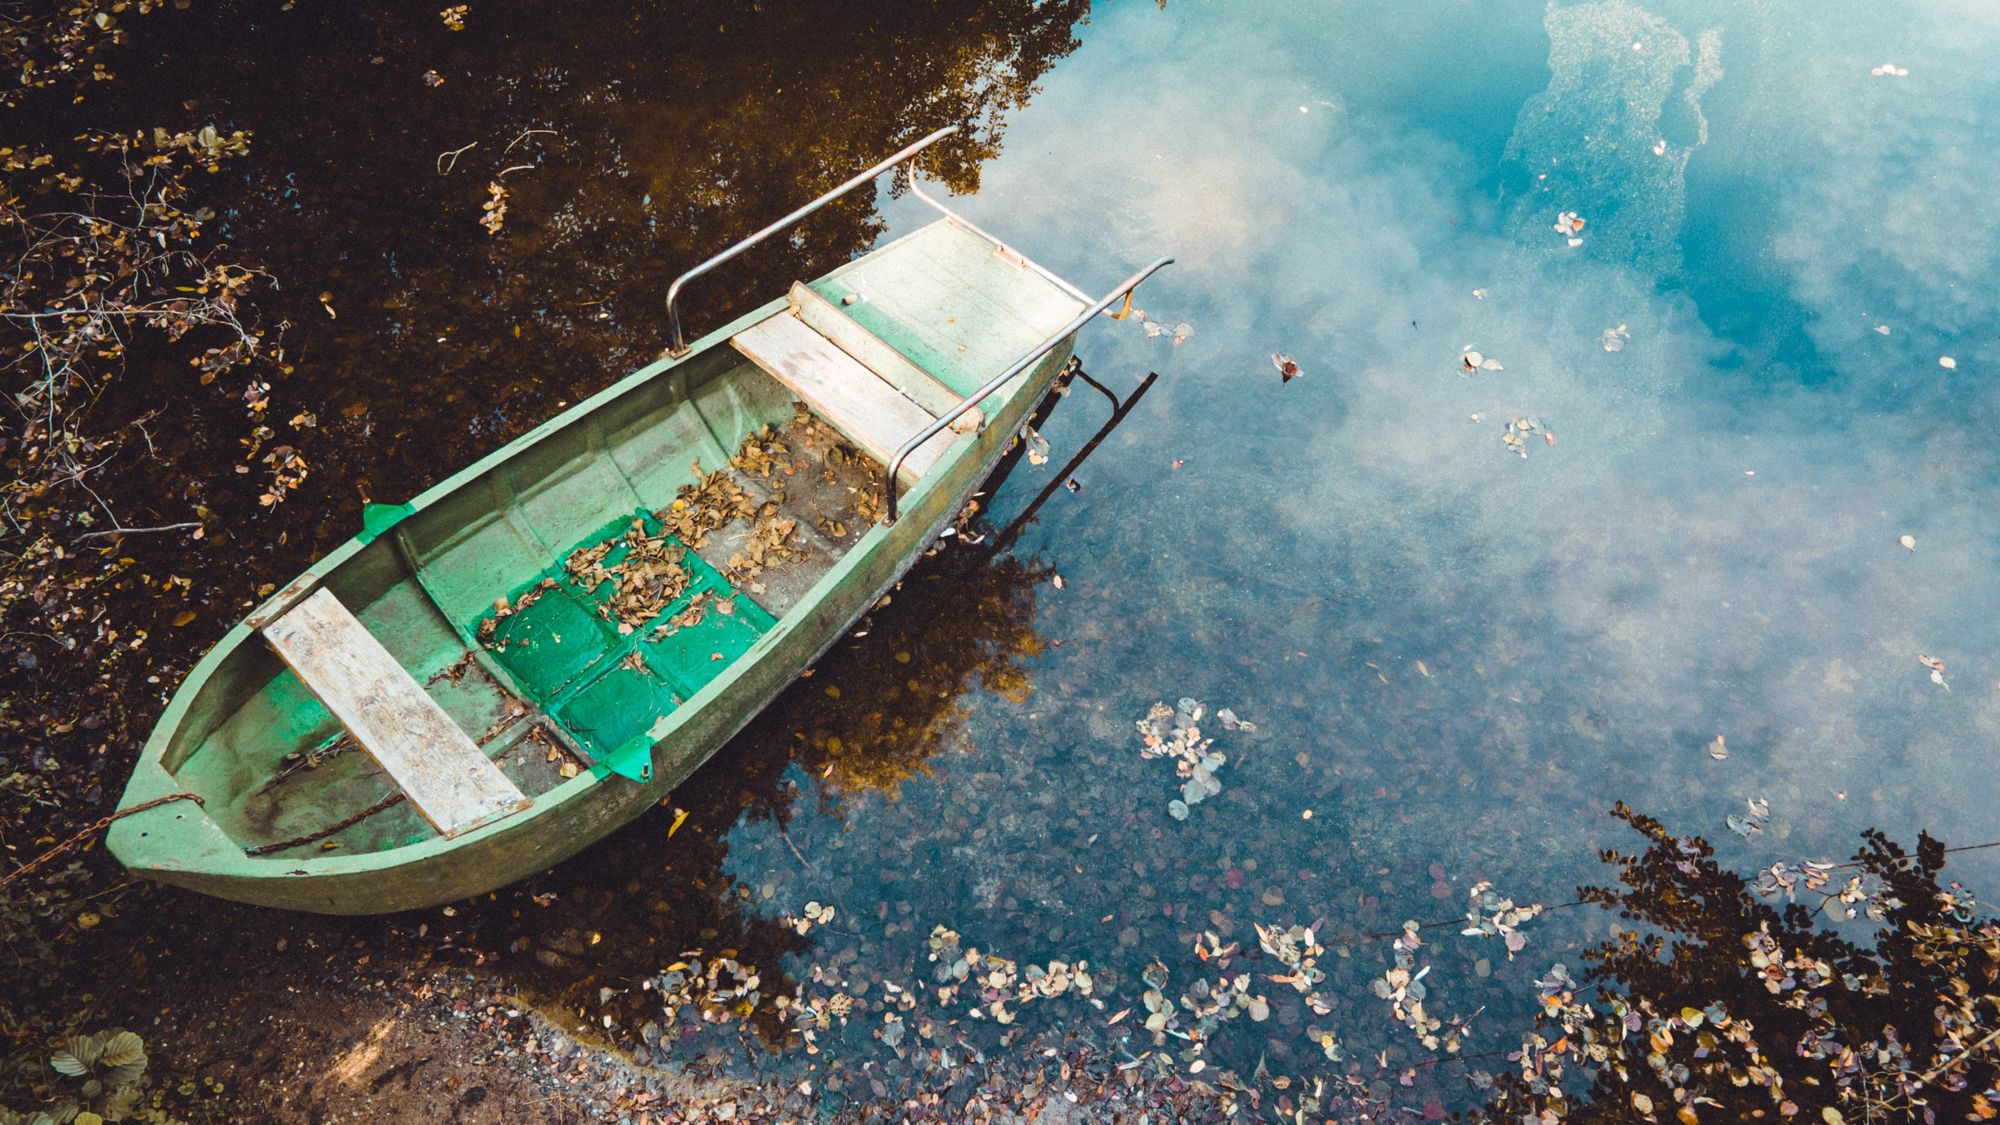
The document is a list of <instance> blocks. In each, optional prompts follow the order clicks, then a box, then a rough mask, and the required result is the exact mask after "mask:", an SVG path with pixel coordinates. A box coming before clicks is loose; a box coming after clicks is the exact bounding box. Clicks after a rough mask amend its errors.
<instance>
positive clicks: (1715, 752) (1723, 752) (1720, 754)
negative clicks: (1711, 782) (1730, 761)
mask: <svg viewBox="0 0 2000 1125" xmlns="http://www.w3.org/2000/svg"><path fill="white" fill-rule="evenodd" d="M1708 756H1709V757H1711V758H1714V759H1715V760H1716V761H1718V762H1720V761H1722V760H1723V759H1725V758H1727V757H1729V744H1728V743H1727V742H1724V741H1723V738H1722V736H1721V735H1719V734H1718V735H1716V736H1715V741H1714V742H1711V743H1709V744H1708Z"/></svg>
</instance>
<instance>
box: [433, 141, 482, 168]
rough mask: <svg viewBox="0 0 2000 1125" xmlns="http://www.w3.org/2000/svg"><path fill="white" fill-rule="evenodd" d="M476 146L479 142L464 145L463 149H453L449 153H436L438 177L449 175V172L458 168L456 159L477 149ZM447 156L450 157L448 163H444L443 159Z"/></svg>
mask: <svg viewBox="0 0 2000 1125" xmlns="http://www.w3.org/2000/svg"><path fill="white" fill-rule="evenodd" d="M478 146H479V142H478V141H474V142H472V143H471V144H469V145H466V146H465V147H464V148H455V149H452V150H451V151H450V152H440V153H438V158H437V170H438V175H440V176H449V175H451V170H452V169H453V168H456V167H458V158H459V157H460V156H462V155H464V154H465V153H466V152H468V151H470V150H471V149H474V148H477V147H478ZM447 156H449V157H451V161H450V163H446V162H445V157H447Z"/></svg>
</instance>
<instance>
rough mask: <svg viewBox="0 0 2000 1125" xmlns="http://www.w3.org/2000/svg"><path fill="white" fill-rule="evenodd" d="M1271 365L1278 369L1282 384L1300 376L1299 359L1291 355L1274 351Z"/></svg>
mask: <svg viewBox="0 0 2000 1125" xmlns="http://www.w3.org/2000/svg"><path fill="white" fill-rule="evenodd" d="M1271 366H1273V367H1275V368H1277V369H1278V375H1279V380H1278V381H1279V382H1280V383H1281V384H1282V383H1289V382H1291V381H1292V380H1293V379H1296V378H1298V377H1299V365H1298V361H1296V360H1294V359H1293V358H1292V357H1291V356H1288V355H1279V354H1278V353H1277V352H1272V353H1271Z"/></svg>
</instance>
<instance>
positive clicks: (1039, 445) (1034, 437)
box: [1021, 426, 1049, 465]
mask: <svg viewBox="0 0 2000 1125" xmlns="http://www.w3.org/2000/svg"><path fill="white" fill-rule="evenodd" d="M1021 440H1023V441H1025V442H1027V443H1028V464H1030V465H1046V464H1048V463H1049V439H1047V438H1045V437H1043V436H1042V435H1041V434H1039V433H1036V432H1035V428H1034V427H1033V426H1022V427H1021Z"/></svg>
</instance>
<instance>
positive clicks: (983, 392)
mask: <svg viewBox="0 0 2000 1125" xmlns="http://www.w3.org/2000/svg"><path fill="white" fill-rule="evenodd" d="M1173 262H1174V260H1173V259H1172V258H1161V259H1159V260H1158V261H1155V262H1154V263H1153V264H1152V265H1150V266H1147V267H1146V268H1145V269H1142V270H1140V271H1139V272H1138V273H1135V274H1133V275H1132V276H1131V277H1128V278H1126V279H1125V280H1124V281H1121V282H1119V283H1118V287H1117V288H1116V289H1113V290H1112V291H1111V292H1109V293H1106V294H1105V295H1104V296H1102V297H1100V298H1098V300H1097V301H1096V302H1095V303H1094V304H1092V305H1091V306H1090V307H1089V308H1087V309H1085V310H1083V311H1082V312H1080V313H1078V314H1077V315H1076V318H1075V319H1074V320H1071V321H1070V322H1069V323H1068V324H1065V325H1063V326H1062V327H1061V328H1058V329H1056V331H1055V334H1054V335H1052V336H1050V337H1049V338H1048V339H1046V340H1043V341H1042V342H1041V343H1040V344H1037V345H1036V346H1035V348H1034V350H1033V351H1031V352H1029V353H1028V354H1027V355H1025V356H1022V357H1021V358H1020V359H1018V360H1015V361H1014V362H1013V363H1012V364H1011V365H1009V366H1008V368H1007V370H1005V371H1002V372H1001V373H1000V374H998V375H995V376H994V377H993V378H991V379H989V380H987V383H986V385H985V386H983V387H981V388H979V389H978V390H976V391H974V392H972V393H971V394H969V395H966V396H965V397H964V398H962V399H960V400H959V401H958V405H957V406H954V407H952V408H951V409H950V410H948V411H946V412H945V413H944V414H942V415H939V416H938V417H937V418H934V419H932V420H931V424H930V425H928V426H925V427H924V428H923V429H921V430H918V431H917V434H916V436H915V437H912V438H911V439H910V440H908V441H906V442H904V443H903V445H902V448H900V449H898V450H896V456H895V457H893V458H891V459H890V461H889V468H888V470H887V480H886V491H887V492H888V495H889V511H888V514H887V515H886V516H884V517H883V520H882V522H884V523H895V522H896V474H897V473H899V472H902V470H903V462H904V461H905V460H907V459H908V458H909V456H910V454H912V453H915V452H916V451H917V447H919V446H921V445H923V444H924V443H925V442H927V441H929V440H930V439H932V438H933V437H936V436H937V435H938V432H939V431H941V430H943V429H944V428H945V427H946V426H949V425H951V424H952V423H953V422H956V421H957V420H958V418H959V415H961V414H964V413H965V412H966V411H968V410H970V409H972V408H973V406H974V405H975V404H977V403H979V402H981V401H982V400H984V399H985V398H986V396H987V395H990V394H992V393H993V392H994V391H997V390H999V389H1000V388H1001V387H1002V386H1003V385H1005V384H1006V382H1007V380H1009V379H1012V378H1013V377H1014V376H1016V375H1019V374H1020V373H1021V372H1023V371H1026V370H1027V369H1028V368H1030V367H1032V366H1034V365H1035V363H1036V362H1037V361H1039V360H1040V359H1041V358H1042V357H1043V356H1045V355H1048V354H1049V353H1050V352H1052V351H1054V350H1055V348H1056V345H1057V344H1060V343H1062V342H1063V341H1064V340H1067V339H1069V338H1070V337H1071V336H1074V335H1075V334H1076V333H1077V332H1079V331H1081V330H1082V328H1083V327H1084V325H1087V324H1089V323H1090V322H1091V320H1092V319H1093V318H1094V317H1096V316H1097V314H1098V313H1101V312H1103V311H1104V310H1105V309H1108V308H1110V307H1111V303H1112V302H1113V301H1116V300H1117V299H1118V298H1120V297H1123V296H1124V295H1125V294H1127V293H1129V292H1131V291H1132V290H1134V289H1137V288H1138V287H1139V283H1140V282H1142V281H1144V280H1146V279H1147V278H1149V277H1151V276H1153V275H1154V274H1155V273H1157V272H1159V271H1160V270H1161V269H1163V268H1165V267H1167V266H1170V265H1172V264H1173Z"/></svg>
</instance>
